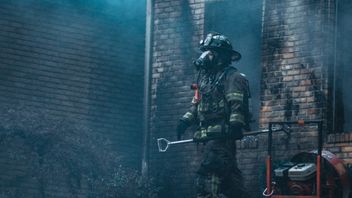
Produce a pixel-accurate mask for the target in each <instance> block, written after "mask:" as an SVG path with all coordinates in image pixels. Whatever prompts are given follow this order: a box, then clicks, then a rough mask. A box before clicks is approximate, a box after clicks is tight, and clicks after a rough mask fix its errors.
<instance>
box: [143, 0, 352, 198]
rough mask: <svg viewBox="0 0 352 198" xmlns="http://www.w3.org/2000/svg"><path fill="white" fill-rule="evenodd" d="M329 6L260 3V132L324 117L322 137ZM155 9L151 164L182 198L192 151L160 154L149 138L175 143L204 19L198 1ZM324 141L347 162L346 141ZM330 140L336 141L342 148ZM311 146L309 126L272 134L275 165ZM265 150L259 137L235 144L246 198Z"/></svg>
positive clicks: (330, 44) (327, 2)
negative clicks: (272, 124)
mask: <svg viewBox="0 0 352 198" xmlns="http://www.w3.org/2000/svg"><path fill="white" fill-rule="evenodd" d="M334 3H335V2H334V1H332V0H323V1H316V0H309V1H300V0H288V1H277V0H266V1H264V5H263V18H262V22H263V27H262V28H263V29H262V49H261V52H262V53H261V57H262V58H261V67H262V77H261V91H260V107H261V108H260V116H259V127H260V128H267V127H268V126H267V125H268V122H270V121H294V120H297V119H305V120H315V119H323V120H324V134H325V135H326V133H327V130H328V126H329V124H330V123H329V122H330V120H331V117H329V116H330V115H331V106H330V104H331V93H332V90H331V87H330V85H331V84H329V82H331V76H330V75H329V74H331V68H332V65H333V60H334V58H333V55H334V52H333V49H334V19H335V18H334V16H335V13H334V10H335V7H334ZM154 6H155V7H154V11H155V13H154V14H155V15H154V21H155V22H154V25H155V27H154V35H153V36H154V43H153V82H152V92H153V93H152V99H153V100H152V107H151V110H152V118H151V126H152V131H151V136H152V141H151V148H152V149H151V164H150V166H151V169H152V170H154V174H155V173H158V172H159V173H160V172H161V171H160V170H164V169H165V170H166V169H167V170H172V171H173V172H174V173H177V174H171V175H170V174H169V177H167V180H168V181H170V180H172V179H173V182H174V183H175V184H174V185H173V186H172V187H171V188H170V189H171V190H173V191H174V192H177V193H178V197H189V196H190V194H192V193H194V187H193V186H194V185H193V178H194V170H195V168H196V167H197V165H198V164H197V160H198V157H197V147H196V146H195V145H185V146H173V147H172V148H169V151H168V152H167V153H162V154H160V153H157V150H156V149H157V148H156V144H155V139H156V138H158V137H166V138H167V139H170V140H173V139H175V124H176V121H177V119H178V118H179V116H180V115H182V113H183V112H185V111H186V109H187V107H188V106H189V101H190V100H191V97H192V91H190V90H189V84H190V83H191V82H192V78H193V77H194V73H193V70H192V68H191V66H190V65H191V63H190V61H191V60H192V58H194V57H192V55H194V53H193V51H192V50H193V49H194V48H195V46H196V45H195V44H196V42H197V39H200V38H201V36H202V34H203V33H204V32H203V30H204V27H203V26H204V23H206V22H204V21H203V20H202V19H203V15H206V13H203V9H204V3H202V2H201V1H155V3H154ZM181 6H183V8H182V9H181ZM187 19H188V20H187ZM182 31H183V32H182ZM180 35H182V36H180ZM191 35H192V36H191ZM191 38H193V39H191ZM194 38H195V39H194ZM187 39H189V40H187ZM187 44H188V45H187ZM187 50H188V51H187ZM190 50H191V51H190ZM183 53H185V54H183ZM187 58H188V59H187ZM249 80H251V79H249ZM342 136H343V137H342ZM188 137H189V136H188ZM325 137H327V138H326V143H325V144H324V147H325V148H326V149H327V150H330V151H332V152H333V153H336V154H337V155H338V156H339V157H341V158H343V159H345V160H346V161H348V162H350V159H349V158H350V157H351V151H350V150H351V149H350V147H351V143H348V140H350V138H351V137H350V135H349V134H346V135H345V134H341V135H339V136H338V135H330V136H325ZM335 139H339V140H342V139H343V141H344V143H341V142H340V143H339V142H337V141H335ZM316 146H317V127H316V126H313V125H309V126H304V127H298V126H292V133H291V137H288V136H286V135H285V134H284V133H278V134H275V135H274V147H273V148H274V152H273V153H274V157H275V160H274V161H275V162H278V161H280V160H289V159H290V158H291V157H292V156H293V155H294V154H296V153H298V152H300V151H309V150H311V149H314V148H316ZM266 150H267V136H266V135H258V136H256V137H253V136H249V137H246V138H244V139H243V140H241V141H239V142H238V164H239V167H240V169H241V170H242V171H243V175H244V176H245V182H246V186H247V188H248V189H250V191H251V193H252V197H260V195H261V193H262V191H263V189H264V188H265V187H264V177H265V172H264V171H265V165H264V161H265V155H266ZM192 195H193V194H192ZM170 196H172V195H170Z"/></svg>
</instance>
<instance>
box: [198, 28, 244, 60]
mask: <svg viewBox="0 0 352 198" xmlns="http://www.w3.org/2000/svg"><path fill="white" fill-rule="evenodd" d="M199 49H200V50H201V51H202V52H204V51H207V50H222V51H225V52H229V53H230V54H231V60H232V61H238V60H240V59H241V54H240V53H239V52H237V51H235V50H234V49H233V48H232V44H231V42H230V40H229V39H228V38H227V37H226V36H224V35H222V34H219V33H209V34H208V35H207V36H206V38H205V39H204V40H201V41H200V47H199Z"/></svg>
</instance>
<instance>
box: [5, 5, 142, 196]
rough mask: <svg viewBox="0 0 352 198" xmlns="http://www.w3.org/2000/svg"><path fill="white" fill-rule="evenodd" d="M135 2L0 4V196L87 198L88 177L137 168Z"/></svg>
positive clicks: (138, 20)
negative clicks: (121, 169)
mask: <svg viewBox="0 0 352 198" xmlns="http://www.w3.org/2000/svg"><path fill="white" fill-rule="evenodd" d="M140 3H141V6H139V8H138V6H136V5H135V6H133V7H121V6H123V4H119V5H117V4H115V5H110V4H109V3H108V1H89V2H86V1H65V0H63V1H16V0H15V1H2V2H1V4H0V26H1V29H0V101H1V108H0V111H1V112H0V114H1V116H0V117H1V119H0V130H1V143H0V147H1V149H0V150H1V151H0V156H1V157H0V172H1V176H0V178H1V179H0V180H1V185H0V186H1V187H0V196H1V197H24V195H25V197H70V196H79V195H81V196H83V197H87V196H88V194H87V193H88V191H90V193H99V189H98V187H99V185H98V184H96V186H94V185H95V184H93V183H92V182H91V183H89V179H92V178H94V179H97V178H100V177H103V176H104V175H108V174H113V171H114V169H116V168H117V167H118V166H119V165H120V164H123V165H124V166H128V167H131V168H138V167H139V165H140V162H139V160H140V157H141V156H140V154H141V142H142V138H141V137H142V133H141V131H142V124H141V123H142V109H143V108H142V96H143V64H144V62H143V58H144V32H145V30H144V29H145V12H144V10H145V8H144V7H145V5H144V4H143V3H142V2H140ZM126 9H129V10H130V13H128V14H130V15H125V14H123V13H126V12H121V10H126ZM138 9H139V10H138ZM137 11H138V12H137ZM132 13H134V14H135V15H133V16H132V15H131V14H132ZM137 13H138V14H137ZM89 177H91V178H89Z"/></svg>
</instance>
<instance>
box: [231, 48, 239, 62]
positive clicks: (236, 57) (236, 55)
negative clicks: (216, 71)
mask: <svg viewBox="0 0 352 198" xmlns="http://www.w3.org/2000/svg"><path fill="white" fill-rule="evenodd" d="M230 52H231V60H232V61H239V60H240V59H241V58H242V55H241V54H240V53H239V52H238V51H235V50H231V51H230Z"/></svg>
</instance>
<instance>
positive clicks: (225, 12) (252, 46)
mask: <svg viewBox="0 0 352 198" xmlns="http://www.w3.org/2000/svg"><path fill="white" fill-rule="evenodd" d="M261 17H262V0H251V1H248V0H247V1H246V0H245V1H244V0H227V1H207V2H206V4H205V27H204V29H205V34H206V33H208V32H210V31H215V32H219V33H222V34H224V35H226V36H227V37H228V38H229V39H230V40H231V42H232V45H233V48H234V49H235V50H237V51H239V52H240V53H241V55H242V59H241V60H240V61H239V62H238V63H234V66H235V67H237V68H238V69H239V70H240V72H241V73H244V74H246V76H247V79H248V80H249V83H250V89H251V95H252V107H251V112H252V114H253V117H252V120H253V122H252V123H251V129H252V130H255V129H258V127H259V112H260V78H261V67H260V59H261V57H260V52H261V29H262V27H261V25H262V18H261Z"/></svg>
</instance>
